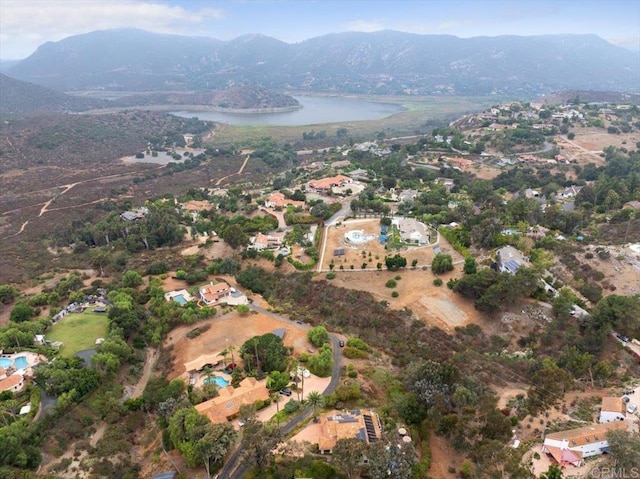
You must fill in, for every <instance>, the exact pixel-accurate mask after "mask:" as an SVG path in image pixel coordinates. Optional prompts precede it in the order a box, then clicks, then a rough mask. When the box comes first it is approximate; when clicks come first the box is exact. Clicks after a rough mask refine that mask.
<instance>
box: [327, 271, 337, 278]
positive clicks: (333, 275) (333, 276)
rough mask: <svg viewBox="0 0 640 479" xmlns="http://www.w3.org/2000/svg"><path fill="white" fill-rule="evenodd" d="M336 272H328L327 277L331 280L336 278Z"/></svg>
mask: <svg viewBox="0 0 640 479" xmlns="http://www.w3.org/2000/svg"><path fill="white" fill-rule="evenodd" d="M335 277H336V274H335V273H333V272H331V273H327V279H329V280H331V279H335Z"/></svg>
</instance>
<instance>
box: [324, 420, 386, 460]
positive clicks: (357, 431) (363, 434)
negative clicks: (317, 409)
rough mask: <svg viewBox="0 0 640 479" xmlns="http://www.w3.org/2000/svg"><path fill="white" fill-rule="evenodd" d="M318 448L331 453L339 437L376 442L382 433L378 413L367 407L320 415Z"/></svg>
mask: <svg viewBox="0 0 640 479" xmlns="http://www.w3.org/2000/svg"><path fill="white" fill-rule="evenodd" d="M320 428H321V432H320V436H319V437H318V449H319V450H320V453H321V454H327V453H328V454H331V453H332V452H333V448H334V447H335V445H336V442H338V441H339V440H340V439H351V438H356V439H360V440H362V441H364V442H366V443H371V442H376V441H378V440H379V439H380V437H381V435H382V425H381V423H380V418H379V417H378V415H377V414H376V413H375V412H374V411H372V410H368V409H362V410H353V411H332V412H329V413H327V414H323V415H322V416H320Z"/></svg>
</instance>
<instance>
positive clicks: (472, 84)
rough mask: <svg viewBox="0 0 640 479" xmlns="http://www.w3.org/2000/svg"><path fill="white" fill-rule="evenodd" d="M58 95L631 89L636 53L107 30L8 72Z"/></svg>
mask: <svg viewBox="0 0 640 479" xmlns="http://www.w3.org/2000/svg"><path fill="white" fill-rule="evenodd" d="M9 72H10V74H11V75H12V76H15V77H17V78H21V79H25V80H29V81H33V82H37V83H39V84H42V85H45V86H50V87H54V88H59V89H90V88H106V89H112V90H113V89H124V90H163V89H164V90H179V89H207V88H212V89H221V88H225V87H227V86H232V85H237V84H243V83H255V84H258V85H260V86H264V87H271V88H281V89H282V88H293V89H303V90H304V89H307V90H320V91H343V92H360V93H403V92H404V93H407V92H411V93H421V94H437V93H444V94H450V93H454V94H461V93H466V94H487V93H518V92H521V93H541V92H547V91H551V90H558V89H600V90H623V91H629V90H630V91H637V90H639V89H640V54H638V53H633V52H629V51H627V50H624V49H623V48H620V47H616V46H614V45H612V44H609V43H607V42H606V41H604V40H602V39H601V38H599V37H597V36H595V35H545V36H532V37H518V36H500V37H476V38H465V39H463V38H457V37H453V36H449V35H415V34H409V33H400V32H393V31H383V32H376V33H340V34H331V35H324V36H321V37H316V38H313V39H310V40H307V41H304V42H300V43H296V44H287V43H284V42H281V41H279V40H275V39H273V38H269V37H265V36H262V35H245V36H242V37H239V38H236V39H235V40H232V41H228V42H222V41H218V40H214V39H210V38H201V37H181V36H175V35H159V34H154V33H148V32H143V31H140V30H109V31H100V32H92V33H88V34H85V35H78V36H75V37H70V38H67V39H65V40H62V41H60V42H57V43H47V44H45V45H43V46H42V47H40V48H39V49H38V50H37V51H36V52H35V53H34V54H33V55H31V56H30V57H29V58H27V59H25V60H23V61H22V62H20V63H19V64H17V65H15V66H13V67H12V68H10V70H9Z"/></svg>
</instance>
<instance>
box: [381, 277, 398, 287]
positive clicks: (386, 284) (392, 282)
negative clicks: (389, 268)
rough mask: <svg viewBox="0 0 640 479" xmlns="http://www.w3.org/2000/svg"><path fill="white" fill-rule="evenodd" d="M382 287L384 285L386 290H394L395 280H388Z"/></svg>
mask: <svg viewBox="0 0 640 479" xmlns="http://www.w3.org/2000/svg"><path fill="white" fill-rule="evenodd" d="M384 285H385V286H386V287H387V288H395V287H396V286H397V285H398V283H396V280H395V279H390V280H389V281H387V282H386V283H385V284H384Z"/></svg>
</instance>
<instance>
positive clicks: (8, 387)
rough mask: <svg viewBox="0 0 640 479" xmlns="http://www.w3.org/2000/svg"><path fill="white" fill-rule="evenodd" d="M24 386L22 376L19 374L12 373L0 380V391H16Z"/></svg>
mask: <svg viewBox="0 0 640 479" xmlns="http://www.w3.org/2000/svg"><path fill="white" fill-rule="evenodd" d="M22 386H24V378H23V377H22V375H20V374H12V375H11V376H8V377H6V378H5V379H2V380H0V392H4V391H11V392H14V393H15V392H18V391H20V389H22Z"/></svg>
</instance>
